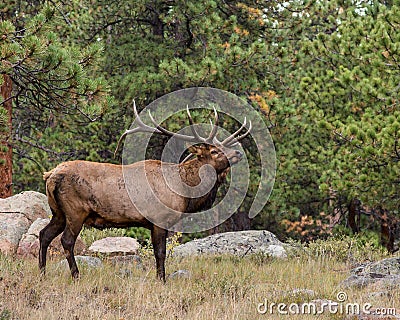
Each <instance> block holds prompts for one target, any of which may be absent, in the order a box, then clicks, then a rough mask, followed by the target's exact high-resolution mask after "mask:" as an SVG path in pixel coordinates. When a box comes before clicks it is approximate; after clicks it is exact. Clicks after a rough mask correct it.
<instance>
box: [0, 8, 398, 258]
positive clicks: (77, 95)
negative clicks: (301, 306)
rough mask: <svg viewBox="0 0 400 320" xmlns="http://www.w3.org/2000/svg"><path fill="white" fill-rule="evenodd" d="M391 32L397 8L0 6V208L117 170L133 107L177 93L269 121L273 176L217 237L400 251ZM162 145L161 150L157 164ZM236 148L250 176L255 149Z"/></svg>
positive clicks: (255, 177)
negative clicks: (215, 92)
mask: <svg viewBox="0 0 400 320" xmlns="http://www.w3.org/2000/svg"><path fill="white" fill-rule="evenodd" d="M398 30H400V1H376V0H369V1H363V0H357V1H356V0H353V1H307V0H304V1H300V0H293V1H281V0H278V1H258V0H255V1H246V0H243V1H213V0H206V1H203V2H199V1H192V0H188V1H180V0H164V1H160V0H153V1H148V0H138V1H128V0H119V1H101V0H72V1H69V2H64V1H62V0H52V1H45V2H43V1H20V0H15V1H14V0H7V1H4V2H2V3H1V4H0V60H1V63H0V72H1V77H0V86H1V98H0V99H1V100H0V101H1V104H0V135H1V141H2V143H1V146H0V148H1V149H0V177H1V183H0V196H1V197H7V196H9V195H11V193H12V192H13V193H18V192H21V191H23V190H36V191H40V192H44V183H43V180H42V173H43V172H44V171H47V170H49V169H51V168H53V167H55V166H56V165H57V164H59V163H60V162H62V161H66V160H75V159H86V160H91V161H101V162H110V163H118V162H119V161H120V160H119V159H118V158H117V159H114V158H113V151H114V149H115V147H116V143H117V140H118V138H119V136H120V134H121V133H122V132H123V131H124V130H125V129H126V128H128V127H129V126H130V125H131V123H132V121H133V119H134V115H133V110H132V100H133V99H135V101H136V104H137V106H138V107H139V109H142V108H144V107H145V106H146V105H147V104H149V103H151V102H152V101H154V100H155V99H157V98H158V97H161V96H162V95H164V94H167V93H170V92H172V91H175V90H179V89H183V88H189V87H214V88H218V89H222V90H226V91H229V92H231V93H233V94H236V95H237V96H239V97H241V98H243V99H245V100H246V101H247V102H248V103H250V104H251V105H252V106H253V107H254V108H255V109H256V110H257V111H258V112H259V113H260V114H262V116H263V119H264V121H265V123H266V125H267V126H268V128H269V130H270V133H271V135H272V138H273V140H274V143H275V148H276V154H277V174H276V182H275V186H274V190H273V192H272V195H271V197H270V199H269V201H268V203H267V205H266V206H265V208H264V209H263V211H262V212H261V213H260V214H259V215H258V216H257V217H255V218H254V219H252V220H250V219H248V217H247V212H248V209H249V207H250V205H251V201H252V197H253V196H254V194H255V192H256V191H257V187H258V182H259V167H258V166H257V165H254V166H252V168H253V169H252V171H251V181H250V186H249V192H248V195H247V197H246V200H245V201H244V202H243V204H242V206H241V207H240V208H239V210H238V212H236V213H235V214H234V215H233V216H232V218H230V219H229V220H228V221H227V222H225V223H224V225H223V226H220V227H218V228H217V229H214V230H212V231H210V232H216V231H228V230H240V229H248V228H256V229H267V230H270V231H272V232H274V233H276V234H277V235H278V237H280V238H281V239H286V238H288V237H291V238H295V239H299V240H302V241H309V240H313V239H315V238H325V237H328V236H330V235H331V234H340V233H360V232H361V233H362V234H363V235H364V236H365V237H367V238H369V239H376V242H377V243H381V244H383V245H385V246H386V248H387V249H389V251H395V250H396V243H395V240H396V239H397V238H398V233H399V226H400V222H399V221H400V216H399V201H400V191H399V190H400V188H399V183H400V166H399V161H400V147H399V135H400V108H399V96H400V95H399V91H400V33H399V32H398ZM195 116H196V117H197V119H198V120H199V119H200V120H201V119H202V117H203V115H202V114H197V115H195ZM185 121H186V120H185V116H184V114H182V117H179V116H178V117H175V118H174V119H173V121H169V122H168V123H166V124H165V125H167V126H168V128H169V129H170V130H178V129H179V128H181V127H182V126H183V125H185ZM220 125H221V126H223V127H224V128H227V129H231V130H234V129H235V127H236V126H237V124H235V123H233V122H232V121H231V120H230V119H228V118H224V119H223V120H222V123H221V124H220ZM164 143H165V141H164V140H162V139H154V140H152V144H151V148H150V149H149V157H151V158H157V157H159V155H160V151H161V150H162V146H163V144H164ZM243 144H244V147H245V148H246V152H247V156H248V158H249V159H250V161H253V163H255V164H257V151H256V149H255V144H254V142H253V140H252V139H251V138H247V140H246V141H244V143H243ZM11 168H12V170H11ZM220 191H221V194H223V191H224V188H221V190H220ZM131 232H132V233H134V234H135V233H136V234H137V233H139V231H137V230H136V231H135V230H133V231H131Z"/></svg>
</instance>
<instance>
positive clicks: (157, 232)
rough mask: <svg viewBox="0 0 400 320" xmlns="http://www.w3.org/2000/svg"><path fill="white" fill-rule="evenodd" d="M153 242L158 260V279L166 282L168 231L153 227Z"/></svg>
mask: <svg viewBox="0 0 400 320" xmlns="http://www.w3.org/2000/svg"><path fill="white" fill-rule="evenodd" d="M151 242H152V244H153V250H154V256H155V258H156V268H157V277H158V278H159V279H160V280H162V281H163V282H165V256H166V246H167V230H165V229H162V228H159V227H157V226H153V228H152V229H151Z"/></svg>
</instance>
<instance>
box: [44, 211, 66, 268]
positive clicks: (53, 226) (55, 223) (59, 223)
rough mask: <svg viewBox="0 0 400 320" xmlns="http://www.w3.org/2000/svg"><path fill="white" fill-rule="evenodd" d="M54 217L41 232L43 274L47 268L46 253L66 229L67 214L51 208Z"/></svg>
mask: <svg viewBox="0 0 400 320" xmlns="http://www.w3.org/2000/svg"><path fill="white" fill-rule="evenodd" d="M51 211H52V213H53V217H52V218H51V220H50V222H49V224H48V225H47V226H46V227H44V228H43V229H42V230H41V231H40V233H39V244H40V245H39V269H40V271H41V273H42V274H44V273H45V269H46V255H47V249H48V247H49V245H50V243H51V242H52V241H53V240H54V238H55V237H57V236H58V235H59V234H60V233H61V232H62V231H63V230H64V229H65V215H64V214H63V213H62V212H55V211H53V209H52V210H51Z"/></svg>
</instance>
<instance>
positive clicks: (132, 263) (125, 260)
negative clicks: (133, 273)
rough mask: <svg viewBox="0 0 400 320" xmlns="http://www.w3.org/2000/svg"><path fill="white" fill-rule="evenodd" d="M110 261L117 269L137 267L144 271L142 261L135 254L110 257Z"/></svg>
mask: <svg viewBox="0 0 400 320" xmlns="http://www.w3.org/2000/svg"><path fill="white" fill-rule="evenodd" d="M108 261H110V262H111V264H112V265H113V266H115V267H136V268H137V269H142V270H143V269H144V267H143V264H142V259H141V258H140V257H139V256H137V255H134V254H129V255H126V256H113V257H109V258H108Z"/></svg>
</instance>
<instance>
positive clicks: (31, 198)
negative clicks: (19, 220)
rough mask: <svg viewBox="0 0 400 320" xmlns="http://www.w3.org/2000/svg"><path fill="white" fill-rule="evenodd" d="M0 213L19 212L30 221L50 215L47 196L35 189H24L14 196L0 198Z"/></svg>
mask: <svg viewBox="0 0 400 320" xmlns="http://www.w3.org/2000/svg"><path fill="white" fill-rule="evenodd" d="M0 213H19V214H22V215H24V216H25V217H26V218H27V219H28V220H29V221H30V222H31V223H32V222H34V221H35V220H36V219H37V218H49V217H50V216H51V210H50V207H49V204H48V202H47V196H46V195H45V194H43V193H40V192H35V191H24V192H21V193H19V194H16V195H15V196H12V197H9V198H6V199H0Z"/></svg>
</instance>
